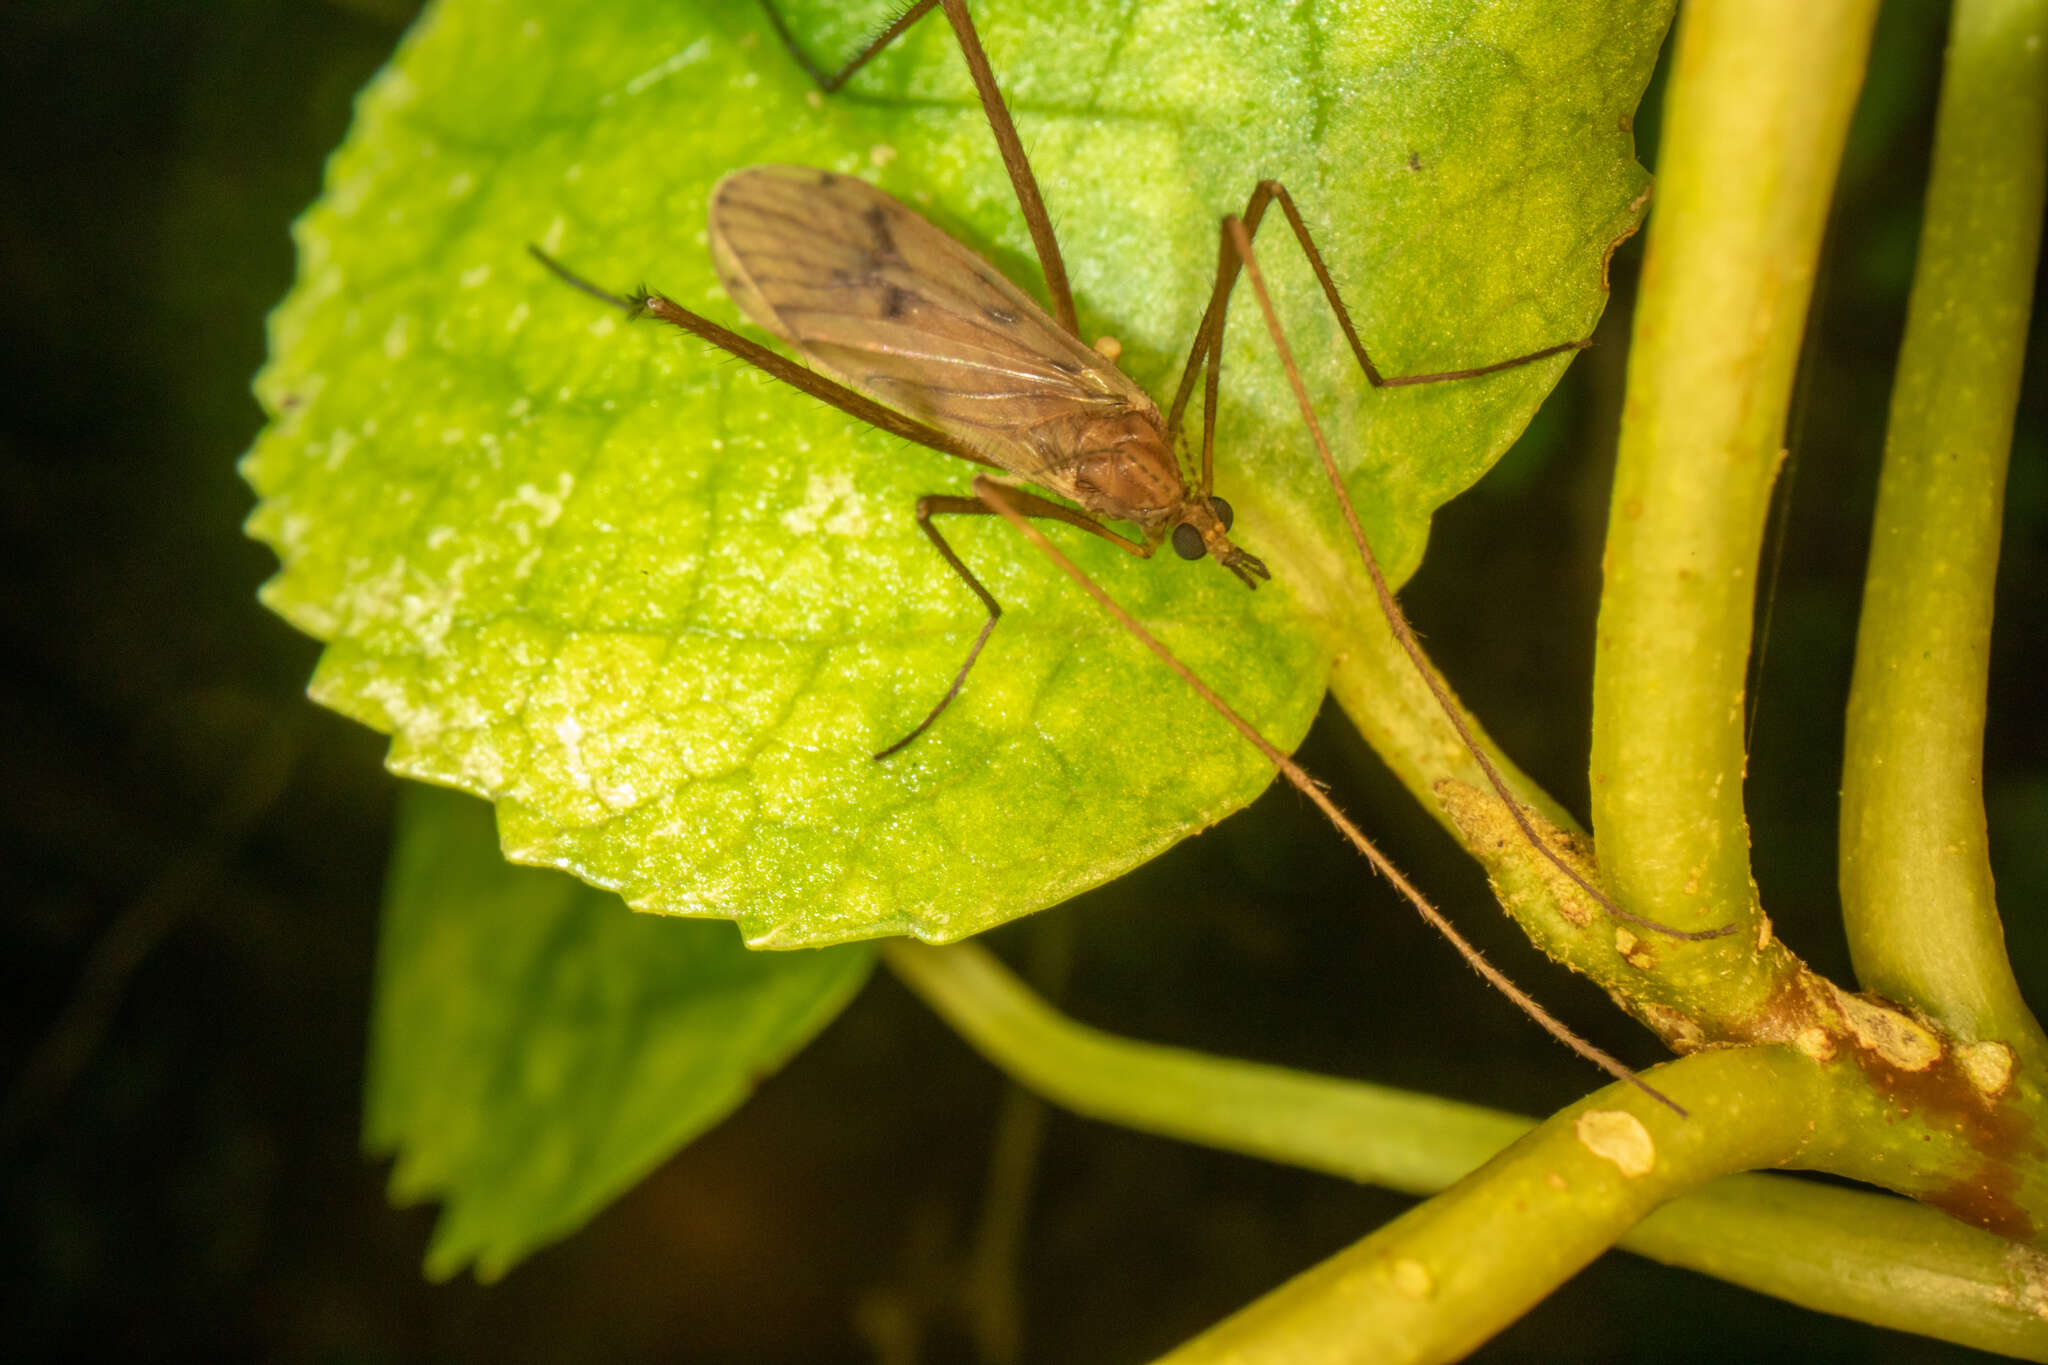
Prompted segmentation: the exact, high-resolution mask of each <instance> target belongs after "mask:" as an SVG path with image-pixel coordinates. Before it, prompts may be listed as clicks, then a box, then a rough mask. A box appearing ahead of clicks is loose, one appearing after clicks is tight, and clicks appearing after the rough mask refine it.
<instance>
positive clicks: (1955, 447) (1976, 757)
mask: <svg viewBox="0 0 2048 1365" xmlns="http://www.w3.org/2000/svg"><path fill="white" fill-rule="evenodd" d="M2044 167H2048V0H1958V3H1957V4H1956V8H1955V13H1954V17H1953V20H1952V28H1951V30H1950V38H1949V50H1948V60H1947V68H1946V72H1945V75H1944V77H1943V80H1942V92H1941V108H1940V113H1939V116H1938V119H1937V122H1936V124H1935V137H1934V172H1933V178H1932V181H1931V183H1930V185H1929V187H1928V192H1927V215H1926V223H1925V226H1924V227H1923V229H1922V234H1921V238H1920V260H1919V265H1918V268H1917V270H1916V272H1915V275H1914V281H1913V295H1912V300H1911V303H1910V305H1909V307H1908V311H1907V316H1906V338H1905V343H1904V345H1903V346H1902V347H1901V348H1900V352H1899V372H1898V379H1897V383H1896V386H1895V388H1894V389H1893V392H1892V410H1891V428H1890V432H1889V434H1888V436H1887V439H1886V442H1885V452H1884V473H1883V477H1882V480H1881V482H1880V484H1879V487H1878V500H1877V521H1876V527H1875V530H1874V532H1873V535H1872V539H1871V551H1870V571H1869V578H1868V582H1867V585H1866V587H1865V589H1864V597H1863V619H1862V623H1861V625H1860V627H1859V628H1858V631H1857V643H1856V674H1855V681H1854V683H1853V685H1852V686H1851V688H1850V693H1849V718H1848V735H1847V746H1846V757H1845V761H1844V765H1843V774H1842V834H1841V858H1842V871H1841V879H1842V905H1843V911H1844V914H1845V916H1846V918H1847V921H1848V930H1849V946H1850V949H1851V951H1852V952H1853V953H1854V954H1855V961H1856V972H1857V975H1858V977H1859V978H1861V980H1862V981H1863V983H1864V984H1865V985H1866V986H1868V987H1870V988H1871V989H1872V990H1875V991H1878V992H1880V993H1882V994H1884V995H1886V996H1888V997H1890V998H1891V999H1894V1000H1898V1001H1901V1002H1903V1003H1906V1004H1911V1005H1914V1006H1917V1007H1919V1008H1920V1009H1922V1010H1924V1011H1926V1012H1927V1013H1928V1014H1930V1015H1932V1016H1933V1017H1935V1018H1937V1019H1940V1020H1942V1021H1943V1022H1944V1023H1946V1024H1947V1025H1948V1026H1949V1027H1950V1028H1951V1029H1953V1030H1954V1031H1955V1032H1957V1033H1958V1034H1961V1035H1962V1036H1963V1037H1965V1038H1970V1039H1981V1038H2001V1039H2007V1040H2012V1041H2014V1042H2019V1043H2022V1044H2023V1045H2024V1047H2025V1048H2026V1050H2027V1051H2028V1052H2030V1053H2031V1054H2032V1055H2033V1056H2034V1057H2036V1058H2039V1057H2042V1056H2043V1055H2044V1050H2048V1040H2044V1039H2043V1037H2042V1034H2041V1030H2040V1027H2039V1025H2038V1024H2037V1023H2036V1022H2035V1020H2034V1017H2033V1015H2032V1014H2031V1013H2030V1012H2029V1011H2028V1009H2027V1006H2026V1002H2025V1001H2023V1000H2022V999H2021V998H2020V993H2019V987H2018V985H2017V984H2016V983H2015V982H2014V980H2013V975H2012V966H2011V964H2010V963H2009V962H2008V961H2007V959H2006V955H2005V940H2004V936H2003V933H2002V932H2001V929H2000V925H1999V920H1998V910H1997V907H1996V905H1995V904H1994V902H1993V898H1992V884H1991V862H1990V856H1989V850H1988V848H1987V846H1986V841H1985V834H1984V799H1983V768H1982V753H1983V748H1984V699H1985V687H1986V674H1987V666H1988V655H1989V653H1990V644H1991V598H1992V582H1993V579H1994V578H1995V577H1996V574H1997V569H1998V539H1999V520H2000V514H2001V511H2002V507H2003V499H2004V490H2005V469H2006V462H2007V458H2008V456H2009V454H2010V451H2011V446H2012V428H2013V413H2014V409H2015V408H2016V406H2017V405H2018V402H2019V392H2020V369H2021V363H2022V361H2023V359H2024V357H2025V354H2026V341H2027V320H2028V305H2029V303H2030V302H2031V300H2032V297H2033V288H2034V274H2035V270H2036V267H2037V266H2038V264H2039V258H2040V245H2041V209H2042V197H2043V196H2042V190H2043V183H2044Z"/></svg>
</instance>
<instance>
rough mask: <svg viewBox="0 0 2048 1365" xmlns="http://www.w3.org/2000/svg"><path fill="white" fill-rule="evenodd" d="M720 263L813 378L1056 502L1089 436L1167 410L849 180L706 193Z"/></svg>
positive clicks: (730, 285) (814, 176)
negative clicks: (952, 444) (1080, 432)
mask: <svg viewBox="0 0 2048 1365" xmlns="http://www.w3.org/2000/svg"><path fill="white" fill-rule="evenodd" d="M710 236H711V250H712V255H713V258H714V260H715V261H716V263H717V266H718V273H719V276H720V277H721V279H722V280H723V281H724V283H725V287H726V290H727V292H728V293H729V294H730V295H731V296H732V299H733V301H734V302H735V303H737V304H738V305H739V306H740V308H741V309H742V310H744V311H745V312H746V314H747V315H748V316H749V317H751V318H752V319H753V320H754V321H755V322H757V323H759V324H760V325H761V326H763V327H765V328H767V329H768V330H769V331H771V332H773V333H775V334H776V335H777V336H780V337H782V338H783V339H784V340H785V341H788V342H789V343H790V344H791V345H793V346H795V347H796V348H797V349H798V350H799V351H801V352H802V353H803V355H804V358H805V359H806V360H808V361H809V362H810V363H811V364H812V365H813V366H814V367H816V368H817V369H819V370H823V371H824V372H826V373H827V374H830V375H832V376H834V377H835V378H837V379H839V380H841V381H842V382H844V383H846V384H848V385H850V386H851V387H853V388H856V389H858V390H860V391H861V392H863V393H865V394H867V395H868V396H870V397H872V398H874V399H875V400H877V401H878V402H882V403H886V404H888V405H889V406H890V407H892V408H895V409H897V410H898V411H900V412H903V413H905V414H907V415H909V416H911V417H915V418H917V419H918V420H919V421H922V422H927V423H930V424H931V425H932V426H935V427H938V428H939V429H941V430H943V431H945V432H948V433H949V434H951V435H954V436H958V437H960V438H961V439H963V440H965V441H967V442H969V443H970V444H972V445H973V446H974V448H975V449H976V450H978V451H980V452H982V453H983V454H985V455H986V456H987V457H988V458H989V459H990V460H992V461H994V462H995V463H996V464H998V465H1001V466H1002V467H1003V468H1005V469H1008V470H1011V471H1012V472H1014V473H1018V474H1022V475H1024V476H1025V477H1027V478H1032V479H1035V480H1037V481H1039V482H1042V483H1045V484H1047V485H1048V486H1050V487H1055V488H1057V487H1059V485H1060V483H1061V482H1062V481H1061V480H1060V478H1059V473H1060V470H1061V467H1062V465H1063V463H1064V461H1065V460H1066V458H1068V453H1069V450H1070V446H1069V443H1068V442H1067V441H1066V440H1064V439H1063V437H1064V436H1065V435H1066V434H1067V433H1070V432H1072V431H1073V430H1075V429H1076V427H1077V426H1078V425H1080V424H1084V423H1091V422H1094V421H1097V420H1099V419H1101V418H1103V417H1113V416H1116V415H1118V414H1123V413H1132V412H1138V413H1147V414H1150V416H1151V419H1152V423H1153V425H1155V426H1157V425H1159V420H1158V410H1157V408H1155V407H1154V406H1153V404H1152V400H1151V399H1150V398H1149V397H1147V396H1146V394H1145V392H1144V391H1143V390H1142V389H1140V388H1138V386H1137V385H1136V384H1134V383H1132V382H1131V381H1130V379H1129V378H1127V377H1126V376H1125V375H1124V374H1123V373H1122V372H1121V371H1119V370H1118V369H1117V368H1116V367H1115V366H1114V365H1112V364H1110V363H1109V362H1108V361H1107V360H1105V359H1104V358H1103V357H1102V356H1101V355H1099V354H1097V353H1096V352H1095V351H1094V350H1092V349H1090V348H1089V347H1087V346H1085V345H1083V344H1082V343H1081V341H1080V340H1079V338H1077V337H1074V336H1071V335H1069V334H1068V333H1067V332H1065V331H1064V330H1062V329H1061V328H1060V326H1059V324H1058V323H1056V322H1054V321H1053V320H1052V319H1051V318H1050V317H1048V316H1046V314H1045V311H1044V310H1043V309H1041V308H1040V307H1039V306H1038V305H1037V304H1036V303H1033V302H1032V301H1031V299H1030V298H1029V297H1028V296H1026V295H1025V294H1024V293H1023V291H1022V290H1020V289H1018V288H1017V287H1016V286H1015V285H1013V284H1011V283H1010V282H1009V281H1008V280H1006V279H1004V278H1003V277H1002V275H1001V274H1000V273H998V272H997V271H996V269H995V268H994V267H993V266H991V265H990V264H989V263H988V262H986V261H984V260H982V259H981V258H980V257H979V256H977V255H975V254H974V253H973V252H972V251H969V250H968V249H967V248H966V247H964V246H962V245H960V243H958V242H956V241H954V240H953V239H952V238H951V237H948V236H947V235H946V234H945V233H943V232H941V231H939V229H937V228H935V227H933V226H932V225H931V224H930V223H928V222H926V221H925V220H924V218H923V217H922V216H920V215H919V214H917V213H916V212H914V211H913V210H911V209H909V208H907V207H906V206H905V205H904V204H902V203H901V202H900V201H898V200H896V199H894V198H891V197H890V196H889V195H886V194H884V193H882V192H881V191H880V190H878V189H875V188H874V187H873V186H871V185H869V184H867V183H866V182H864V181H861V180H857V179H854V178H853V177H851V176H844V175H834V174H832V173H830V172H827V171H819V170H813V169H811V168H809V167H805V166H753V167H749V168H747V169H746V170H741V171H735V172H733V173H732V174H731V175H728V176H726V177H725V178H724V179H723V180H721V181H719V182H718V185H717V187H716V188H714V189H713V190H712V192H711V233H710Z"/></svg>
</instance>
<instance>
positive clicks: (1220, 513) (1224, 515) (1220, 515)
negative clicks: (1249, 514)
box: [1209, 498, 1237, 531]
mask: <svg viewBox="0 0 2048 1365" xmlns="http://www.w3.org/2000/svg"><path fill="white" fill-rule="evenodd" d="M1209 510H1210V511H1211V512H1214V513H1215V514H1216V520H1218V521H1220V522H1222V523H1223V529H1224V530H1226V531H1228V530H1229V529H1230V523H1231V522H1233V521H1235V520H1237V513H1235V512H1233V511H1231V510H1230V504H1229V503H1227V502H1225V501H1224V500H1223V499H1221V498H1211V499H1209Z"/></svg>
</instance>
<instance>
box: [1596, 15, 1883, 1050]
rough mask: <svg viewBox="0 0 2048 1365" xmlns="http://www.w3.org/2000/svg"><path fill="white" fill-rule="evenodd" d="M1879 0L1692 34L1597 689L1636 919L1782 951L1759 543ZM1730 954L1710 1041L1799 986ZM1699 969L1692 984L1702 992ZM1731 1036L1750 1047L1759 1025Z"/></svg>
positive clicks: (1642, 320) (1680, 958) (1600, 768)
mask: <svg viewBox="0 0 2048 1365" xmlns="http://www.w3.org/2000/svg"><path fill="white" fill-rule="evenodd" d="M1875 11H1876V4H1875V0H1814V3H1807V4H1786V3H1784V0H1700V3H1696V4H1692V5H1689V6H1687V7H1686V8H1685V10H1684V12H1683V14H1682V15H1681V17H1680V21H1679V33H1678V50H1677V60H1676V63H1675V66H1674V70H1673V75H1672V80H1671V88H1670V95H1669V97H1668V100H1667V104H1666V108H1667V115H1666V124H1665V133H1664V143H1663V147H1662V149H1661V151H1660V153H1659V173H1660V184H1659V188H1658V194H1659V201H1658V204H1657V206H1656V207H1655V208H1654V209H1653V210H1652V214H1651V223H1650V236H1649V245H1648V252H1647V255H1646V257H1645V261H1644V265H1643V276H1642V296H1641V301H1640V303H1639V305H1638V307H1637V311H1636V318H1635V334H1634V338H1633V341H1632V349H1631V351H1630V359H1629V379H1628V393H1627V400H1626V404H1625V406H1624V410H1623V419H1622V432H1621V446H1620V457H1619V462H1618V466H1617V469H1616V473H1615V487H1614V499H1613V504H1612V507H1611V509H1610V513H1609V522H1608V541H1607V560H1606V584H1605V588H1604V591H1603V595H1602V599H1601V606H1600V623H1599V635H1598V641H1597V645H1596V659H1595V669H1594V695H1593V755H1592V801H1593V825H1594V829H1595V831H1596V836H1597V841H1598V852H1599V863H1600V867H1601V869H1602V871H1603V872H1604V873H1605V874H1606V876H1607V878H1608V881H1609V884H1610V886H1611V887H1612V888H1613V889H1614V891H1615V892H1616V894H1617V897H1618V899H1619V900H1620V901H1621V903H1622V904H1623V905H1626V906H1628V907H1629V908H1630V909H1632V910H1634V911H1636V912H1637V913H1639V914H1642V915H1646V916H1648V917H1650V918H1652V919H1655V920H1658V921H1661V922H1663V923H1667V924H1675V925H1678V926H1680V927H1684V928H1695V929H1696V928H1704V927H1709V926H1713V925H1717V924H1722V923H1727V922H1730V921H1731V920H1732V921H1737V922H1744V923H1746V925H1747V928H1748V930H1749V932H1748V933H1747V934H1746V935H1745V936H1744V939H1745V940H1746V941H1748V942H1750V943H1753V944H1757V945H1759V952H1760V953H1761V952H1764V951H1767V948H1768V945H1769V942H1770V940H1769V936H1768V932H1767V929H1766V926H1765V924H1764V921H1763V918H1762V911H1761V909H1760V908H1759V907H1758V906H1757V904H1756V901H1755V895H1754V891H1753V888H1752V885H1751V882H1750V874H1749V856H1748V853H1749V842H1748V827H1747V824H1746V822H1745V820H1744V817H1743V806H1742V781H1743V773H1744V762H1745V759H1744V752H1743V687H1744V669H1745V666H1746V660H1747V657H1748V649H1749V637H1750V619H1751V613H1752V611H1753V608H1754V602H1753V598H1754V589H1755V578H1756V572H1755V571H1756V564H1757V557H1758V549H1759V546H1760V543H1761V540H1762V535H1763V527H1764V519H1765V515H1766V513H1767V512H1768V510H1769V499H1770V489H1771V483H1772V480H1773V477H1774V476H1775V473H1776V470H1777V467H1778V462H1779V459H1780V456H1781V442H1782V439H1783V433H1784V424H1785V412H1786V407H1787V404H1788V401H1789V397H1790V393H1791V386H1792V374H1793V367H1794V364H1795V362H1796V360H1797V357H1798V351H1799V343H1800V332H1801V324H1802V321H1803V319H1804V317H1805V312H1806V306H1807V301H1808V298H1809V296H1810V294H1811V291H1812V284H1813V276H1814V268H1815V262H1816V259H1817V257H1818V254H1819V250H1820V242H1821V234H1822V227H1823V225H1824V223H1825V221H1826V217H1827V208H1828V201H1829V197H1830V193H1831V190H1832V187H1833V185H1834V181H1835V170H1836V166H1837V164H1838V163H1839V161H1840V158H1841V151H1842V145H1843V141H1844V139H1845V137H1846V134H1847V129H1848V123H1849V116H1850V112H1851V109H1852V108H1853V106H1854V104H1855V100H1856V94H1857V91H1858V88H1859V87H1860V84H1861V82H1862V75H1863V66H1864V59H1865V56H1866V53H1867V51H1868V47H1869V41H1870V29H1871V23H1872V20H1873V18H1874V15H1875ZM1722 956H1724V953H1723V952H1722V951H1721V950H1720V949H1719V947H1718V946H1717V945H1706V946H1704V947H1703V948H1700V949H1696V950H1695V949H1691V947H1690V945H1670V946H1669V948H1668V960H1667V962H1666V963H1665V965H1664V972H1665V974H1666V975H1667V977H1668V978H1673V979H1676V980H1678V981H1679V982H1680V983H1681V984H1682V985H1683V987H1684V988H1685V991H1686V995H1687V999H1686V1003H1685V1008H1686V1011H1687V1013H1688V1014H1690V1015H1691V1016H1692V1017H1693V1018H1694V1019H1695V1020H1697V1021H1700V1022H1701V1023H1702V1024H1703V1025H1704V1026H1705V1027H1706V1028H1707V1030H1708V1032H1709V1035H1710V1036H1714V1035H1717V1034H1718V1033H1719V1032H1720V1030H1721V1028H1722V1027H1724V1026H1726V1021H1749V1020H1752V1019H1754V1018H1756V1017H1757V1016H1759V1015H1760V1014H1762V1013H1763V1012H1764V1011H1765V1010H1766V1009H1767V1008H1768V1004H1769V1000H1770V998H1771V996H1772V995H1773V994H1775V993H1776V991H1777V989H1778V987H1779V986H1782V985H1783V984H1785V983H1786V982H1787V981H1788V980H1789V974H1790V972H1791V970H1792V968H1791V965H1790V960H1789V957H1788V958H1787V959H1786V961H1785V962H1782V963H1779V964H1778V965H1777V968H1776V969H1774V970H1772V971H1769V972H1750V973H1741V974H1735V975H1732V976H1731V975H1728V974H1726V973H1725V972H1724V971H1723V964H1722V963H1721V962H1720V961H1719V960H1718V959H1720V958H1721V957H1722ZM1688 967H1689V968H1690V976H1689V979H1688V977H1687V972H1688ZM1733 1031H1735V1032H1741V1031H1742V1029H1741V1027H1740V1022H1737V1023H1736V1025H1735V1027H1734V1029H1733Z"/></svg>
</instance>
